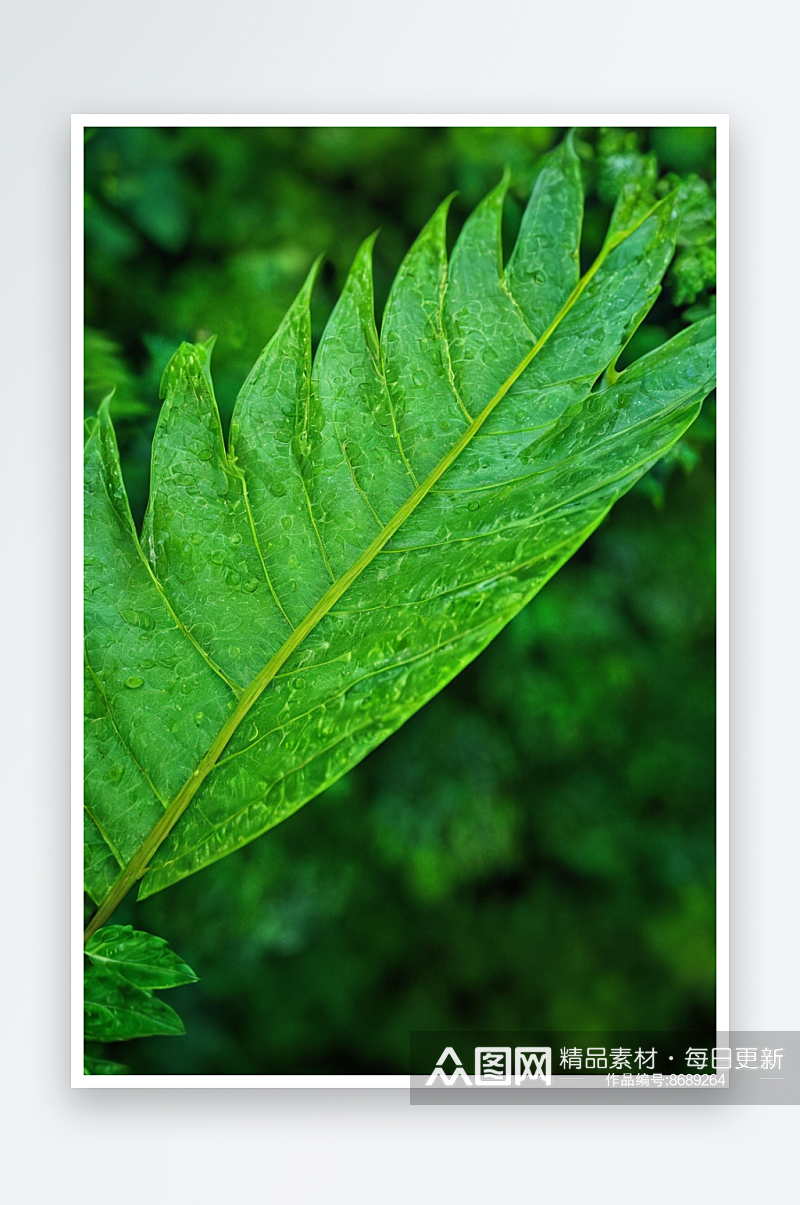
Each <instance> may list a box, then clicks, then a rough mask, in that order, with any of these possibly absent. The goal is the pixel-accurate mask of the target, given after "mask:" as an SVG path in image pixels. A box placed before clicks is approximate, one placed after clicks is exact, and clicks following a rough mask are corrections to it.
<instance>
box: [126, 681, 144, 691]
mask: <svg viewBox="0 0 800 1205" xmlns="http://www.w3.org/2000/svg"><path fill="white" fill-rule="evenodd" d="M125 685H126V686H129V687H130V689H131V690H138V689H139V687H140V686H144V678H126V679H125Z"/></svg>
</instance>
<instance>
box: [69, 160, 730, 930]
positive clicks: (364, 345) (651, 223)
mask: <svg viewBox="0 0 800 1205" xmlns="http://www.w3.org/2000/svg"><path fill="white" fill-rule="evenodd" d="M505 188H506V182H505V181H503V183H502V184H501V185H500V186H499V187H498V188H496V189H495V190H494V191H493V192H492V193H490V195H489V196H488V197H487V198H486V200H485V201H484V202H483V203H482V204H481V205H480V206H479V207H478V209H477V210H476V211H475V213H474V214H473V215H472V217H471V218H470V219H469V220H468V222H467V223H466V225H465V227H464V229H463V230H462V232H461V235H460V237H459V239H458V241H457V243H456V246H455V250H454V252H453V255H452V257H451V259H450V262H449V264H448V261H447V255H446V250H445V223H446V212H447V203H446V202H445V204H444V205H443V206H441V207H440V208H439V209H438V210H437V212H436V213H435V214H434V216H433V218H432V219H431V220H430V222H429V223H428V225H427V226H426V227H425V229H424V230H423V231H422V233H421V235H420V236H419V238H418V239H417V241H416V243H415V244H414V246H413V247H412V248H411V250H410V252H409V253H408V255H407V257H406V259H405V261H404V262H403V264H402V266H401V267H400V270H399V272H398V274H397V277H396V279H395V282H394V284H393V287H392V290H391V293H390V296H389V300H388V302H387V306H386V312H385V314H384V316H383V322H382V329H381V333H380V336H379V335H378V333H377V330H376V327H375V321H374V316H373V300H372V279H371V246H372V240H371V239H368V240H367V241H366V243H364V245H363V246H362V247H361V249H360V250H359V252H358V254H357V256H356V259H355V262H354V264H353V268H352V271H351V273H350V276H349V277H348V280H347V282H346V284H345V287H344V291H343V293H342V296H341V298H340V300H339V302H338V304H337V306H336V308H335V309H334V312H333V314H332V315H331V318H330V321H329V322H328V325H327V327H326V329H325V332H324V334H323V336H322V339H321V342H320V345H319V348H318V349H317V352H316V356H314V357H313V359H312V346H311V318H310V309H309V305H310V295H311V289H312V286H313V281H314V277H315V272H316V267H315V268H313V269H312V271H311V273H310V274H309V278H308V280H307V281H306V283H305V285H304V286H303V288H302V289H301V291H300V293H299V295H298V297H297V299H296V301H295V302H294V304H293V305H292V307H291V308H290V310H289V312H288V314H287V315H286V317H285V318H284V320H283V322H282V323H281V325H280V327H279V329H278V331H277V333H276V334H275V336H274V337H273V339H272V340H271V342H270V343H269V344H268V346H267V348H266V349H265V351H264V352H263V353H262V355H261V357H260V359H259V360H258V362H257V364H256V365H255V367H254V368H253V370H252V372H251V373H250V376H249V377H248V379H247V381H246V382H245V384H244V386H243V388H242V390H241V393H240V395H239V398H238V400H237V403H236V407H235V410H234V414H233V418H232V421H231V430H230V441H229V446H228V448H227V450H226V447H225V442H224V439H223V433H222V430H221V427H220V421H219V416H218V412H217V408H216V403H215V400H214V395H213V389H212V385H211V377H210V369H209V359H210V348H209V346H208V345H197V346H191V345H188V344H184V345H182V347H181V348H180V349H179V351H178V352H177V353H176V354H175V356H174V357H173V359H172V361H171V363H170V365H169V366H168V369H167V371H166V373H165V377H164V393H165V401H164V405H163V408H162V411H161V415H160V418H159V422H158V427H157V430H156V434H155V438H154V443H153V454H152V481H151V494H150V501H149V505H148V510H147V515H146V518H145V522H144V528H143V532H142V539H141V542H140V541H139V540H138V539H137V533H136V531H135V529H134V525H133V522H132V519H131V516H130V511H129V508H128V504H127V499H126V496H125V490H124V486H123V483H122V477H121V473H120V468H119V460H118V455H117V449H116V442H115V438H114V432H113V428H112V425H111V421H110V418H109V414H108V407H107V406H105V407H101V408H100V412H99V422H98V423H97V425H96V427H95V428H94V429H93V431H92V433H91V434H90V436H89V439H88V442H87V445H86V555H87V600H86V657H87V662H86V664H87V675H86V696H87V741H86V748H87V777H86V784H87V785H86V808H87V828H86V842H87V851H88V856H87V870H86V884H87V890H88V891H89V893H90V895H92V897H93V898H94V899H95V900H97V901H98V902H100V901H102V905H101V908H100V910H99V912H98V914H97V916H96V917H95V919H94V921H93V922H92V925H91V926H90V930H89V932H91V931H93V930H94V929H95V928H97V927H99V926H100V925H101V924H102V923H103V922H104V921H105V920H106V919H107V918H108V916H109V915H110V914H111V912H112V911H113V908H114V907H115V906H116V904H117V903H118V902H119V900H120V899H121V898H122V897H123V896H124V894H125V893H126V891H127V890H128V889H129V888H130V886H131V885H132V884H133V883H134V882H135V881H136V880H138V879H141V884H140V890H139V895H140V897H143V896H147V895H150V894H152V893H153V892H155V891H159V890H161V889H162V888H164V887H166V886H168V885H169V884H171V883H174V882H175V881H177V880H178V879H181V878H183V877H184V876H186V875H188V874H192V873H193V872H194V871H196V870H199V869H200V868H201V867H203V866H206V865H208V864H209V863H211V862H214V861H216V860H217V859H218V858H221V857H223V856H225V855H226V854H228V853H230V852H231V851H232V850H234V849H237V848H239V847H240V846H242V845H244V844H246V843H247V842H248V841H251V840H252V839H253V838H254V837H257V836H258V835H259V834H260V833H263V832H265V831H266V830H267V829H269V828H271V827H272V826H273V825H275V824H277V823H279V822H280V821H281V820H283V819H285V818H286V817H287V816H289V815H291V813H292V812H294V811H295V810H296V809H297V808H299V807H300V806H301V805H302V804H303V803H305V802H306V801H307V800H309V799H311V798H312V797H313V796H314V795H316V794H317V793H318V792H320V791H322V790H324V789H325V787H326V786H328V785H329V784H330V783H332V782H334V781H335V780H336V779H337V778H339V777H340V776H341V775H342V774H344V773H345V772H346V771H347V770H348V769H350V767H351V766H353V765H354V764H355V763H356V762H357V761H359V760H360V759H361V758H362V757H364V756H365V754H367V753H368V752H369V751H370V750H371V749H373V748H374V747H375V746H376V745H377V744H378V743H379V742H380V741H382V740H384V739H385V738H386V737H387V736H389V735H390V734H391V733H392V732H394V731H395V730H396V729H397V728H398V727H399V726H400V725H401V724H402V723H403V722H404V721H405V720H406V719H407V718H408V717H409V716H410V715H412V714H413V713H414V712H415V711H416V710H417V709H418V708H419V707H421V706H422V705H423V704H424V703H425V702H426V701H427V700H428V699H429V698H431V696H432V695H434V694H435V693H436V692H437V691H439V690H441V688H442V687H443V686H444V685H445V684H446V683H447V682H448V681H449V680H450V679H451V678H452V677H454V675H455V674H457V673H458V672H459V670H460V669H462V668H463V667H464V666H465V665H466V664H468V662H470V661H471V660H472V659H473V658H474V657H475V656H476V655H477V654H478V653H479V652H480V651H481V650H482V649H483V648H484V647H485V646H486V645H487V644H488V643H489V641H490V640H491V639H492V638H493V637H494V636H495V635H496V634H497V632H498V631H499V630H500V629H501V628H502V627H503V626H504V625H505V624H506V623H507V622H508V621H509V620H510V619H511V618H512V616H513V615H515V614H516V613H517V612H518V611H519V610H520V608H521V607H523V606H524V605H525V604H526V603H527V602H528V601H529V599H530V598H532V597H533V595H534V594H535V593H536V592H537V591H538V590H539V589H540V588H541V587H542V586H543V585H544V583H545V582H546V581H547V580H548V579H549V578H550V577H551V576H552V575H553V574H554V573H555V572H556V570H557V569H558V568H559V566H560V565H562V564H563V563H564V562H565V561H566V560H567V559H568V558H569V557H570V556H571V555H572V553H573V552H574V551H575V550H576V549H577V548H578V547H579V546H580V545H581V544H582V543H583V541H584V540H585V539H586V538H587V536H588V535H589V534H590V533H591V532H592V531H593V530H594V528H595V527H596V526H597V525H598V524H599V523H600V522H601V521H602V519H603V517H604V516H605V515H606V514H607V513H608V510H609V509H610V507H611V506H612V505H613V504H614V502H615V501H616V500H617V499H618V498H619V497H620V496H621V495H622V494H623V493H625V491H626V490H628V489H630V487H631V486H632V485H633V484H634V483H635V482H636V481H637V480H638V479H639V478H640V477H641V476H642V475H643V474H644V473H646V472H647V470H648V469H649V468H650V467H651V466H652V465H653V464H654V463H655V462H656V461H657V460H658V459H659V458H660V457H661V456H663V455H664V453H665V452H667V451H668V450H669V449H670V448H671V447H672V446H673V444H674V443H675V442H676V441H677V440H678V438H679V437H680V436H681V435H682V433H683V432H684V431H685V430H686V428H687V427H688V426H689V425H690V424H691V423H692V421H693V420H694V418H695V417H696V416H697V414H698V412H699V410H700V406H701V403H702V400H703V398H704V397H705V395H706V394H707V393H708V392H709V390H710V389H711V388H712V386H713V382H714V357H715V343H714V327H713V320H707V321H704V322H700V323H698V324H696V325H695V326H692V327H689V328H688V329H686V330H684V331H682V332H681V333H680V334H679V335H677V336H676V337H675V338H674V339H672V340H670V341H669V342H667V343H665V344H663V345H662V346H660V347H658V348H657V349H656V350H655V351H653V352H652V353H650V354H649V355H646V356H644V357H643V358H642V359H640V360H638V361H637V362H635V363H634V364H632V365H631V366H630V367H628V368H627V369H626V370H625V371H624V372H622V373H620V374H618V375H617V374H615V373H613V371H612V370H613V365H614V364H615V362H616V360H617V358H618V356H619V354H620V351H621V349H622V348H623V347H624V346H625V345H626V343H627V342H628V340H629V338H630V336H631V334H632V333H633V331H634V330H635V329H636V327H637V326H638V324H639V323H640V322H641V321H642V319H643V318H644V316H645V315H646V314H647V312H648V310H649V309H650V308H651V306H652V305H653V303H654V301H655V299H656V297H657V296H658V292H659V289H660V281H661V279H662V277H663V274H664V272H665V270H666V268H667V266H668V264H669V262H670V260H671V258H672V255H673V252H674V249H675V242H676V237H677V232H678V225H679V216H678V212H677V209H676V206H675V203H674V194H670V196H667V197H666V198H664V199H663V200H662V201H661V202H659V203H657V204H655V205H653V206H652V207H651V208H649V209H646V210H642V208H641V207H640V206H637V205H633V206H631V205H629V204H628V203H627V201H625V200H624V199H623V200H622V201H620V202H619V204H618V209H617V212H616V213H615V219H614V223H613V225H612V229H611V232H610V234H609V237H608V238H607V239H606V242H605V245H604V246H603V249H602V251H601V253H600V255H599V256H598V258H597V260H596V261H595V263H594V264H593V265H592V267H591V268H590V269H589V270H588V272H587V273H586V274H585V275H584V276H583V277H582V278H581V279H580V280H579V279H578V251H579V246H578V243H579V236H580V225H581V214H582V194H581V183H580V172H579V169H578V162H577V157H576V155H575V151H574V148H573V146H572V141H571V139H570V138H568V139H566V140H565V142H564V143H563V144H562V145H561V146H560V147H559V148H557V149H556V150H555V152H553V153H552V154H551V155H550V156H549V157H548V158H547V159H546V160H545V161H544V163H543V165H542V166H541V169H540V171H539V172H538V175H537V178H536V183H535V185H534V190H533V193H532V195H531V199H530V202H529V205H528V208H527V211H526V213H525V216H524V218H523V221H522V227H521V231H520V236H519V240H518V242H517V246H516V247H515V249H514V251H513V253H512V255H511V256H510V259H509V262H508V266H507V268H506V270H505V271H504V270H503V267H502V249H501V234H500V229H501V218H502V208H503V197H504V193H505ZM606 370H609V371H608V372H607V371H606ZM603 374H606V376H605V382H606V387H605V388H603V389H602V390H597V389H595V388H594V387H595V385H596V383H597V382H598V381H599V380H600V379H601V378H602V377H603Z"/></svg>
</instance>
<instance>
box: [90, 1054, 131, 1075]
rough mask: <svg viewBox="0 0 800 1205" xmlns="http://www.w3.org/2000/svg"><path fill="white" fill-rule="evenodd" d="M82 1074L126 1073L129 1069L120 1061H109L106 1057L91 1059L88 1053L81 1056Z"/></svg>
mask: <svg viewBox="0 0 800 1205" xmlns="http://www.w3.org/2000/svg"><path fill="white" fill-rule="evenodd" d="M83 1074H84V1075H128V1074H129V1069H128V1068H127V1067H124V1066H123V1065H122V1063H110V1062H109V1061H108V1059H93V1058H91V1057H90V1056H89V1055H88V1054H85V1055H84V1056H83Z"/></svg>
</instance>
